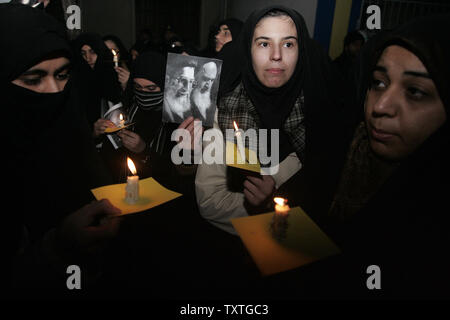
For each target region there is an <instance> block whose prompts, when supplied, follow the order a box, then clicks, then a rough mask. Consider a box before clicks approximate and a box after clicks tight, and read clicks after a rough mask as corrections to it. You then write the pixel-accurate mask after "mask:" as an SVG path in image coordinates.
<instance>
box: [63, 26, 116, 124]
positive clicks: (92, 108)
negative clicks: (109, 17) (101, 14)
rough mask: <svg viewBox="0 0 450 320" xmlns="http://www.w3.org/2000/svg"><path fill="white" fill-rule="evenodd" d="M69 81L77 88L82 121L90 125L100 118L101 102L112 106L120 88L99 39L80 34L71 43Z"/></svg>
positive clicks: (111, 57)
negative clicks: (70, 73)
mask: <svg viewBox="0 0 450 320" xmlns="http://www.w3.org/2000/svg"><path fill="white" fill-rule="evenodd" d="M72 47H73V52H74V59H73V61H74V66H73V80H74V82H75V85H76V86H77V87H78V88H79V90H80V94H81V97H82V101H83V104H84V105H85V107H86V110H85V113H86V117H87V119H88V121H89V123H90V124H91V125H94V123H95V122H96V121H97V120H98V119H100V118H101V116H102V114H101V109H102V100H103V104H106V102H107V101H110V102H112V103H113V104H116V103H118V102H120V100H121V98H122V88H121V86H120V82H119V79H118V75H117V72H116V71H115V70H114V62H113V54H112V52H111V50H109V49H108V47H107V46H106V45H105V43H104V42H103V40H102V38H101V36H100V35H98V34H95V33H83V34H81V35H80V36H79V37H78V38H76V39H75V40H74V41H73V42H72Z"/></svg>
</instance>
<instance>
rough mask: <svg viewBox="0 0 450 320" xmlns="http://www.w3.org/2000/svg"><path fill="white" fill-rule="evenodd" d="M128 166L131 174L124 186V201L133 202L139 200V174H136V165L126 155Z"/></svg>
mask: <svg viewBox="0 0 450 320" xmlns="http://www.w3.org/2000/svg"><path fill="white" fill-rule="evenodd" d="M127 164H128V168H129V169H130V171H131V173H132V174H133V175H132V176H128V177H127V185H126V187H125V201H126V202H127V203H128V204H135V203H136V202H137V201H138V200H139V176H137V175H136V173H137V171H136V167H135V166H134V163H133V161H132V160H131V159H130V158H128V157H127Z"/></svg>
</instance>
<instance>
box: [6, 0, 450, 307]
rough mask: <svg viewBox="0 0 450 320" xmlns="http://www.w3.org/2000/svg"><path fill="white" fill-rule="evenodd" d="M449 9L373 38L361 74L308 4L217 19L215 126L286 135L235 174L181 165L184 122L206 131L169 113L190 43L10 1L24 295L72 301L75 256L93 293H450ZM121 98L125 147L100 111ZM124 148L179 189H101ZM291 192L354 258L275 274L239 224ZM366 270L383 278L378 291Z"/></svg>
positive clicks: (13, 170)
mask: <svg viewBox="0 0 450 320" xmlns="http://www.w3.org/2000/svg"><path fill="white" fill-rule="evenodd" d="M448 21H449V19H448V16H436V17H431V18H422V19H417V20H415V21H412V22H410V23H409V24H406V25H403V26H400V27H398V28H397V29H395V30H392V31H390V32H386V33H382V34H380V35H379V36H375V37H374V38H371V39H370V40H369V41H368V42H367V43H366V44H364V46H363V47H362V49H361V52H360V54H359V55H358V57H357V59H356V60H355V63H354V64H353V65H352V69H351V76H348V75H347V76H345V77H344V76H343V75H342V74H341V73H339V71H338V69H336V66H335V65H333V64H332V63H331V61H330V59H329V57H328V56H327V54H326V53H325V52H324V50H323V49H322V47H321V46H320V45H318V44H317V43H316V42H315V41H314V40H313V39H312V38H311V37H310V35H309V32H308V30H307V27H306V24H305V21H304V19H303V17H302V15H301V14H300V13H298V12H297V11H295V10H293V9H290V8H286V7H283V6H278V5H274V6H270V7H266V8H264V9H260V10H256V11H255V12H253V13H252V14H251V15H250V16H249V17H248V18H247V20H246V21H245V22H244V23H242V22H240V21H239V20H237V19H227V20H224V21H222V22H220V23H219V24H218V28H217V33H216V35H215V39H216V40H215V44H216V46H215V50H214V51H215V52H213V50H205V51H204V53H205V55H206V54H207V53H208V52H209V53H208V56H209V57H215V58H218V59H221V60H223V69H222V75H221V83H220V89H219V95H220V96H219V100H218V107H217V111H216V115H215V122H214V128H215V129H217V130H221V131H222V132H223V133H224V135H225V131H226V130H227V129H233V128H234V127H233V121H234V120H236V121H237V122H238V123H239V126H240V128H242V129H243V130H247V129H268V130H279V133H280V134H279V144H278V146H279V160H280V161H279V170H278V172H277V173H276V174H274V175H261V176H255V175H249V176H245V175H244V176H242V177H238V176H237V175H236V174H235V173H236V172H233V171H231V170H230V168H229V167H227V166H226V165H224V164H206V163H202V164H199V165H192V164H181V165H175V164H173V163H172V161H171V158H170V155H171V150H172V148H173V146H174V145H175V144H176V143H177V141H171V133H172V132H173V130H175V129H177V128H181V129H186V130H188V132H189V133H190V134H191V135H194V133H195V134H197V135H198V134H199V132H198V128H195V126H194V120H195V119H194V118H192V117H190V118H188V119H186V120H185V121H184V122H182V123H181V124H173V123H163V122H162V121H161V119H162V103H163V92H164V85H165V67H166V56H165V54H166V53H167V51H168V50H173V49H174V48H176V50H178V51H179V53H183V54H192V53H193V51H192V50H193V49H191V48H189V47H188V46H184V45H183V44H182V43H181V41H180V40H179V39H174V38H173V37H172V40H176V41H172V42H170V41H169V46H168V48H165V49H161V48H156V47H154V46H151V45H148V44H146V43H144V42H142V43H138V44H137V45H135V46H134V47H133V51H134V52H133V53H132V54H129V53H128V51H127V49H126V48H125V47H124V46H123V44H122V43H121V41H120V39H118V38H117V37H115V36H113V35H108V36H105V37H103V38H102V37H101V36H100V35H97V34H92V33H85V34H82V35H80V36H79V37H78V38H77V39H75V40H74V41H72V42H69V41H67V40H66V37H65V30H64V26H62V25H61V24H60V22H58V21H57V20H55V19H53V18H52V17H51V16H49V15H47V14H46V13H45V12H44V11H43V10H40V9H34V8H31V7H28V6H24V5H13V4H0V40H1V43H2V44H3V48H4V49H3V50H1V51H0V93H1V95H0V96H1V97H2V105H3V106H4V108H2V109H3V118H4V119H5V120H4V121H5V125H6V128H7V129H8V130H5V133H6V137H5V140H4V141H5V144H6V148H4V150H6V152H5V153H6V154H4V158H5V168H6V174H7V178H6V179H5V189H6V192H4V206H5V209H4V210H3V215H4V219H3V222H2V224H3V225H4V228H3V229H4V230H5V232H4V234H5V235H7V240H5V241H4V242H3V243H4V244H6V248H5V250H4V251H3V252H4V253H3V254H4V255H5V256H6V257H7V261H8V272H7V273H6V276H7V279H8V280H7V281H8V283H9V286H8V288H10V289H8V290H11V291H9V292H10V293H11V295H19V296H21V295H23V294H24V292H26V294H29V295H34V294H39V295H41V294H42V292H45V293H46V294H47V293H48V294H55V295H57V296H58V297H60V296H61V295H62V296H64V295H68V296H69V297H70V296H71V295H73V292H72V291H70V290H68V289H67V286H66V280H67V276H68V275H67V273H66V270H67V267H68V266H69V265H77V266H79V267H80V268H81V270H82V288H83V289H82V290H81V292H82V293H83V294H85V295H86V296H89V297H114V298H117V294H118V293H119V292H120V296H121V297H124V296H125V295H127V296H128V297H131V296H133V294H136V295H139V296H140V297H142V294H144V296H145V297H156V298H157V297H170V298H174V297H176V298H182V297H209V298H214V297H229V298H239V297H240V298H256V297H264V298H277V299H278V298H286V297H290V298H292V297H297V298H324V297H326V298H343V297H348V298H409V297H411V298H417V297H419V298H420V297H427V298H434V297H448V296H449V293H448V287H449V285H450V281H449V280H450V279H449V274H448V270H449V267H450V265H449V259H448V252H447V251H446V249H447V245H448V244H450V241H449V240H450V239H449V236H448V235H449V233H448V232H447V230H446V227H447V226H449V223H448V222H449V221H448V220H449V218H448V214H447V210H448V204H447V202H446V197H447V196H448V194H449V191H450V188H449V181H450V180H449V165H448V164H449V163H450V161H449V159H448V152H447V151H448V150H447V149H448V146H449V138H450V135H449V127H448V123H447V109H448V107H449V106H450V100H449V94H450V93H449V92H450V90H449V74H450V70H449V63H448V55H449V44H450V41H449V34H448V33H447V32H445V31H446V30H448V27H449V25H448V24H449V22H448ZM177 42H178V43H177ZM144 48H146V49H144ZM112 50H114V52H115V54H119V55H120V59H119V61H121V62H120V64H119V65H115V64H114V59H113V53H112ZM172 52H173V51H172ZM195 54H201V53H200V52H198V51H196V52H195ZM133 57H134V58H135V59H134V58H133ZM343 79H345V81H344V80H343ZM117 105H120V106H121V110H123V113H124V114H126V115H128V120H129V121H130V122H132V123H133V126H130V127H128V128H126V129H124V130H122V131H120V133H118V134H117V135H116V137H115V139H114V140H111V139H110V138H108V135H106V134H105V129H106V128H108V127H115V125H116V124H114V123H113V122H112V121H111V120H110V119H107V118H106V117H104V115H105V110H109V109H110V108H112V107H114V106H117ZM200 129H201V131H200V133H201V132H202V131H204V130H207V129H208V128H200ZM187 148H188V149H189V146H188V147H187ZM126 157H130V158H132V159H133V160H134V162H135V163H136V166H137V167H138V171H139V172H140V176H141V177H143V178H145V177H150V176H152V177H154V178H155V179H156V180H157V181H159V182H160V183H161V184H163V185H164V186H166V187H168V188H170V189H172V190H174V191H178V192H180V193H182V194H183V197H181V198H179V199H176V200H174V201H171V202H168V203H166V204H164V205H162V206H159V207H156V208H153V209H151V210H149V211H146V212H143V213H140V214H136V215H131V216H124V217H117V216H118V215H120V210H119V209H117V208H115V207H114V206H113V205H112V204H111V203H110V202H109V201H108V200H106V199H104V200H100V201H97V200H95V199H94V197H93V195H92V194H91V192H90V190H91V189H92V188H95V187H99V186H104V185H108V184H113V183H122V182H125V179H126V175H127V171H126V170H127V169H126V167H125V158H126ZM241 175H242V174H241ZM239 179H240V180H239ZM232 180H233V181H235V182H236V181H237V182H238V184H240V186H239V187H240V188H238V189H236V190H235V189H232V188H231V187H230V185H231V184H230V181H232ZM277 194H279V195H282V196H283V197H285V198H288V199H289V204H290V205H291V206H296V205H298V206H301V207H302V208H303V209H304V211H305V212H306V213H307V214H308V215H309V216H310V217H311V218H312V219H313V220H314V221H315V222H316V223H317V224H318V225H319V226H320V227H321V229H322V230H324V232H325V233H326V234H327V235H329V237H330V238H331V239H332V240H333V241H334V242H335V243H336V244H337V245H338V246H339V247H340V249H341V251H342V254H340V255H338V256H334V257H330V258H328V259H325V260H322V261H319V262H316V263H313V264H310V265H307V266H304V267H301V268H298V269H295V270H292V271H289V272H284V273H281V274H278V275H275V276H271V277H261V276H260V274H259V272H258V270H257V268H256V266H255V265H254V263H253V261H252V259H251V258H250V256H249V254H248V252H247V250H246V249H245V247H244V246H243V244H242V242H241V240H240V238H239V237H237V236H236V234H237V233H236V231H235V230H234V228H233V225H232V224H231V222H230V220H231V219H232V218H237V217H246V216H249V215H254V214H259V213H265V212H270V211H273V201H272V199H273V197H274V195H277ZM6 231H8V232H6ZM370 265H377V266H379V267H380V270H381V272H382V280H381V281H382V282H381V283H382V288H381V290H369V289H368V288H367V285H366V280H367V277H368V275H367V273H366V270H367V267H368V266H370ZM25 289H26V290H25Z"/></svg>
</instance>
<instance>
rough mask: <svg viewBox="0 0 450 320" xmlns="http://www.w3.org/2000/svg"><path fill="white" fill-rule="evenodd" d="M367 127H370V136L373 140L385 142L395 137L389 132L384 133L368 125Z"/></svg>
mask: <svg viewBox="0 0 450 320" xmlns="http://www.w3.org/2000/svg"><path fill="white" fill-rule="evenodd" d="M369 127H370V133H371V136H372V138H374V139H375V140H378V141H387V140H390V139H392V138H393V137H394V136H395V134H393V133H391V132H388V131H384V130H381V129H377V128H375V127H374V126H372V125H370V126H369Z"/></svg>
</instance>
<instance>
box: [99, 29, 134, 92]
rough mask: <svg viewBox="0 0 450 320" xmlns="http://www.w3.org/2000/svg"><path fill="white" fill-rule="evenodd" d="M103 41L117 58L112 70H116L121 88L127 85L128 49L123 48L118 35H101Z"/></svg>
mask: <svg viewBox="0 0 450 320" xmlns="http://www.w3.org/2000/svg"><path fill="white" fill-rule="evenodd" d="M103 41H104V42H105V45H106V46H107V47H108V49H109V50H111V52H112V50H114V51H115V53H116V55H117V58H118V60H119V65H118V66H117V67H116V66H114V70H116V72H117V76H118V78H119V82H120V86H121V87H122V89H123V90H125V88H126V87H127V84H128V79H129V78H130V67H129V66H130V63H131V58H130V54H129V53H128V50H127V49H126V48H125V45H124V44H123V42H122V40H120V38H119V37H117V36H115V35H113V34H109V35H106V36H104V37H103Z"/></svg>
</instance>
